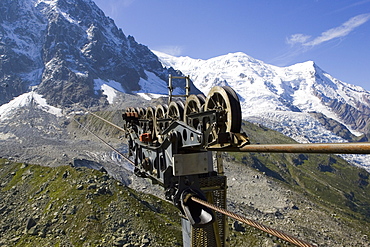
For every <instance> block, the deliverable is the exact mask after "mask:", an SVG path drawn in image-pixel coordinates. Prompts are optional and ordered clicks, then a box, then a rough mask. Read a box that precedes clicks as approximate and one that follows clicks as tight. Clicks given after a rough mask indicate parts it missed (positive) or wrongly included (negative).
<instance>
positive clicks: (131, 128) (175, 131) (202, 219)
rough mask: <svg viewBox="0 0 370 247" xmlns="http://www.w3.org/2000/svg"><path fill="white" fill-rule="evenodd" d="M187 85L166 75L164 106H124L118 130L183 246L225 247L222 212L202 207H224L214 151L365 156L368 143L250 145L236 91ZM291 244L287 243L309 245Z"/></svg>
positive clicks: (223, 179) (218, 161)
mask: <svg viewBox="0 0 370 247" xmlns="http://www.w3.org/2000/svg"><path fill="white" fill-rule="evenodd" d="M173 79H182V80H183V79H185V81H186V86H185V91H186V93H185V94H184V95H173V90H174V88H173V86H172V85H173V83H172V82H173V81H172V80H173ZM189 82H190V78H189V76H186V77H178V76H176V77H175V76H171V75H170V76H169V86H168V89H169V97H168V105H157V106H156V107H155V108H152V107H147V108H146V109H145V108H133V107H129V108H127V109H126V111H125V112H124V113H123V114H122V117H123V120H124V127H123V128H120V127H118V126H117V127H118V128H120V129H122V130H124V131H125V137H126V138H127V139H128V146H129V156H131V157H132V158H131V163H133V164H134V165H135V174H136V175H137V176H139V177H143V178H149V179H151V180H152V182H153V184H160V185H161V186H163V187H164V189H165V197H166V199H167V200H170V201H172V202H173V203H174V205H175V206H177V207H178V208H179V209H180V211H181V212H182V215H183V217H182V226H183V241H184V246H229V244H228V232H227V230H228V225H227V220H226V216H225V214H224V213H221V211H222V210H219V211H216V212H214V211H212V210H211V209H210V208H209V206H205V205H206V203H207V202H208V203H211V204H213V205H215V207H218V208H221V209H226V189H227V183H226V182H227V181H226V176H224V173H223V165H222V158H221V155H220V154H221V153H220V152H219V151H221V152H223V151H234V152H235V151H236V152H291V153H370V145H369V143H351V144H350V143H340V144H285V145H250V143H249V140H248V137H247V136H246V135H245V134H244V133H240V130H241V123H242V117H241V108H240V102H239V99H238V96H237V94H236V93H235V91H234V90H233V89H232V88H230V87H228V86H223V87H220V86H215V87H213V88H212V89H211V90H210V92H209V93H208V95H207V97H204V95H194V94H192V95H190V94H189V92H190V83H189ZM174 98H176V100H175V99H174ZM92 114H93V113H92ZM93 115H94V116H96V117H99V116H97V115H95V114H93ZM99 118H100V117H99ZM100 119H102V118H100ZM102 120H104V119H102ZM104 121H106V120H104ZM106 122H108V121H106ZM108 123H109V124H112V123H110V122H108ZM213 151H215V155H214V156H213V155H212V152H213ZM214 157H215V158H214ZM202 202H203V204H201V203H202ZM246 223H247V222H246ZM252 223H253V222H252ZM255 227H257V228H259V229H262V228H263V227H258V226H255ZM273 234H274V233H273ZM275 235H279V233H277V234H275ZM283 239H284V236H283ZM285 240H288V241H290V240H291V239H290V238H289V237H288V238H285ZM294 241H295V239H294V238H293V239H292V241H290V242H292V243H295V244H296V245H298V246H312V245H310V244H308V243H305V242H304V241H299V240H297V241H296V242H294Z"/></svg>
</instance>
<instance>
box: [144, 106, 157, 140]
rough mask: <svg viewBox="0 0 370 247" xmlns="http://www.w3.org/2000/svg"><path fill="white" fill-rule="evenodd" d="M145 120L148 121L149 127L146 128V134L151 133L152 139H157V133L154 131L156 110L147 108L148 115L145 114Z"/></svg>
mask: <svg viewBox="0 0 370 247" xmlns="http://www.w3.org/2000/svg"><path fill="white" fill-rule="evenodd" d="M144 119H145V120H147V123H146V124H147V126H146V127H145V130H144V131H145V132H149V133H151V135H152V138H154V137H155V131H154V109H153V108H152V107H150V106H149V107H147V108H146V113H145V117H144Z"/></svg>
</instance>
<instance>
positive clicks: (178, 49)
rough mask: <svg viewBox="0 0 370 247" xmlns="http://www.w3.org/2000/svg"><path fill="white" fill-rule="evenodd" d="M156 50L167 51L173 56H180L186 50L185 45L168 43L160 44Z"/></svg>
mask: <svg viewBox="0 0 370 247" xmlns="http://www.w3.org/2000/svg"><path fill="white" fill-rule="evenodd" d="M155 50H157V51H160V52H163V53H166V54H168V55H172V56H180V55H182V54H183V52H184V47H182V46H177V45H167V46H160V47H158V48H156V49H155Z"/></svg>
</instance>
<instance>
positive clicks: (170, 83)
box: [168, 74, 173, 104]
mask: <svg viewBox="0 0 370 247" xmlns="http://www.w3.org/2000/svg"><path fill="white" fill-rule="evenodd" d="M172 91H173V88H172V75H171V74H170V75H169V76H168V104H170V102H171V101H172Z"/></svg>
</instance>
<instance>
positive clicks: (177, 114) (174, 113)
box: [167, 101, 184, 120]
mask: <svg viewBox="0 0 370 247" xmlns="http://www.w3.org/2000/svg"><path fill="white" fill-rule="evenodd" d="M183 115H184V104H183V103H182V102H175V101H172V102H171V103H170V104H169V105H168V111H167V118H170V119H172V120H182V119H183Z"/></svg>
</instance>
